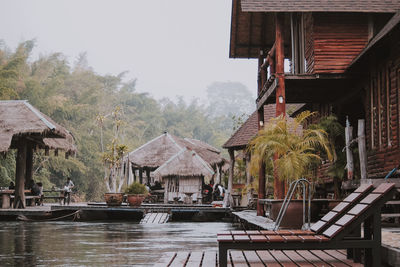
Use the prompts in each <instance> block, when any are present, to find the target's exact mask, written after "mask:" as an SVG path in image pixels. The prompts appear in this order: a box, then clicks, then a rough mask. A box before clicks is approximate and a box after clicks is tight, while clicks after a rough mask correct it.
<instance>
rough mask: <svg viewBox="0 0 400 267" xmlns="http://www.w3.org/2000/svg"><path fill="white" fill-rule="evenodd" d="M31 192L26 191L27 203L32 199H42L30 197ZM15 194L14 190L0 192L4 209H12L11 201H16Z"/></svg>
mask: <svg viewBox="0 0 400 267" xmlns="http://www.w3.org/2000/svg"><path fill="white" fill-rule="evenodd" d="M30 192H31V190H24V193H25V201H26V200H30V199H34V200H36V199H39V198H40V197H39V196H32V195H29V194H30ZM14 193H15V190H14V189H4V190H0V195H1V200H2V204H1V208H2V209H9V208H10V207H11V200H12V199H14Z"/></svg>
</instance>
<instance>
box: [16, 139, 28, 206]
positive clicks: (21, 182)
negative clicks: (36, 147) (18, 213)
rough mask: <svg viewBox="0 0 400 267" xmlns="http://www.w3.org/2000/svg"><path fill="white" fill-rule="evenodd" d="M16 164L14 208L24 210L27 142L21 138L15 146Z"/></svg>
mask: <svg viewBox="0 0 400 267" xmlns="http://www.w3.org/2000/svg"><path fill="white" fill-rule="evenodd" d="M17 149H18V151H17V162H16V170H15V198H14V208H22V209H24V208H25V192H24V189H25V177H26V158H27V157H26V154H27V140H26V139H25V138H21V139H19V140H18V144H17Z"/></svg>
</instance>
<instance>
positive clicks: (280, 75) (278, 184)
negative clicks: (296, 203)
mask: <svg viewBox="0 0 400 267" xmlns="http://www.w3.org/2000/svg"><path fill="white" fill-rule="evenodd" d="M284 18H285V17H284V14H283V13H277V14H276V16H275V21H276V23H275V24H276V31H275V71H276V73H275V77H276V79H278V87H277V88H276V112H275V115H276V116H280V115H283V116H285V114H286V97H285V69H284V64H285V53H284V48H285V46H284V40H283V27H284V25H283V24H284ZM274 176H275V179H274V198H275V199H283V198H284V197H285V183H284V182H283V181H281V180H279V179H278V177H277V175H276V172H274Z"/></svg>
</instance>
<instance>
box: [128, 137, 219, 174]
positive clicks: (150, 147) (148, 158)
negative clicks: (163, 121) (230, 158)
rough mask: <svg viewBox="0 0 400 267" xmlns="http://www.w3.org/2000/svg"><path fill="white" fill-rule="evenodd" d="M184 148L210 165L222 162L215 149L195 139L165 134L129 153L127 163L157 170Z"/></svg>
mask: <svg viewBox="0 0 400 267" xmlns="http://www.w3.org/2000/svg"><path fill="white" fill-rule="evenodd" d="M184 148H189V149H191V150H194V151H195V152H196V153H197V154H198V155H199V156H200V157H201V158H202V159H203V160H205V161H206V162H207V163H208V164H210V165H213V164H219V163H222V162H223V158H222V157H221V156H220V155H219V154H220V152H219V150H218V149H216V148H215V147H212V146H210V145H208V144H205V143H204V142H201V141H199V140H196V139H187V140H185V139H182V138H179V137H177V136H174V135H172V134H170V133H167V132H165V133H163V134H162V135H160V136H158V137H156V138H154V139H153V140H151V141H149V142H147V143H146V144H144V145H142V146H141V147H139V148H137V149H135V150H134V151H132V152H129V153H128V156H129V161H130V162H132V163H133V164H134V165H136V166H140V167H147V168H158V167H160V166H161V165H162V164H164V163H165V162H166V161H168V160H169V159H170V158H171V157H172V156H174V155H176V154H177V153H178V152H180V151H181V150H182V149H184Z"/></svg>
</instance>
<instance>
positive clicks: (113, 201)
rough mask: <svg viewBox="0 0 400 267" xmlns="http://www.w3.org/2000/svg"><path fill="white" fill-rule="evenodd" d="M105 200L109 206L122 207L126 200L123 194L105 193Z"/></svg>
mask: <svg viewBox="0 0 400 267" xmlns="http://www.w3.org/2000/svg"><path fill="white" fill-rule="evenodd" d="M104 199H105V201H106V203H107V206H121V204H122V201H123V199H124V194H123V193H105V194H104Z"/></svg>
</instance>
